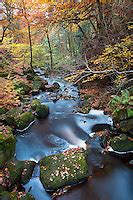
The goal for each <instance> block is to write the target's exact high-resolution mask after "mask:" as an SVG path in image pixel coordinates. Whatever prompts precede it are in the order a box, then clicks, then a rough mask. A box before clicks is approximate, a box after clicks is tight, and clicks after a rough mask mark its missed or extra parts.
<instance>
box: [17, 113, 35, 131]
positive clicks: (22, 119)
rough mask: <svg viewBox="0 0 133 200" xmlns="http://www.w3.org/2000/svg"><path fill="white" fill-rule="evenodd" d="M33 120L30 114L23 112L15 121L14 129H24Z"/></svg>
mask: <svg viewBox="0 0 133 200" xmlns="http://www.w3.org/2000/svg"><path fill="white" fill-rule="evenodd" d="M33 120H34V115H33V114H32V112H25V113H22V114H21V115H19V116H18V117H17V118H16V119H15V123H16V128H17V129H19V130H23V129H25V128H26V127H27V126H29V124H30V123H31V122H33Z"/></svg>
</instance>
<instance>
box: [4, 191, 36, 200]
mask: <svg viewBox="0 0 133 200" xmlns="http://www.w3.org/2000/svg"><path fill="white" fill-rule="evenodd" d="M20 193H21V194H20ZM20 193H18V192H7V191H5V192H2V193H1V199H2V200H18V199H20V200H34V197H33V196H31V195H30V194H28V193H27V194H25V192H20Z"/></svg>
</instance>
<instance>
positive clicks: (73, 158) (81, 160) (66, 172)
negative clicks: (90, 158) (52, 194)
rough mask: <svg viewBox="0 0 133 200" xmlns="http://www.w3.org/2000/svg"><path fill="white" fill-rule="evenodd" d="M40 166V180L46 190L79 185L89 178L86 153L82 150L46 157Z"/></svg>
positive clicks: (71, 150)
mask: <svg viewBox="0 0 133 200" xmlns="http://www.w3.org/2000/svg"><path fill="white" fill-rule="evenodd" d="M40 165H41V170H40V172H41V176H40V179H41V182H42V184H43V185H44V187H45V189H46V190H57V189H59V188H62V187H64V186H67V185H73V184H78V183H80V182H82V181H84V180H85V179H86V178H87V177H88V165H87V162H86V152H85V151H84V150H83V149H80V148H78V149H70V150H68V151H65V152H64V153H61V154H56V155H53V156H48V157H45V158H43V159H42V160H41V161H40Z"/></svg>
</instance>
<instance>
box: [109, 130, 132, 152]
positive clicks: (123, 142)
mask: <svg viewBox="0 0 133 200" xmlns="http://www.w3.org/2000/svg"><path fill="white" fill-rule="evenodd" d="M109 145H110V146H111V147H112V148H113V150H114V151H119V152H127V151H133V138H130V137H128V136H127V135H125V134H121V135H119V136H115V137H113V138H112V139H111V140H110V144H109Z"/></svg>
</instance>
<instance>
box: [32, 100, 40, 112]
mask: <svg viewBox="0 0 133 200" xmlns="http://www.w3.org/2000/svg"><path fill="white" fill-rule="evenodd" d="M40 105H41V102H40V101H39V100H38V99H33V100H32V102H31V108H32V110H34V111H35V110H36V109H37V107H38V106H40Z"/></svg>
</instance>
